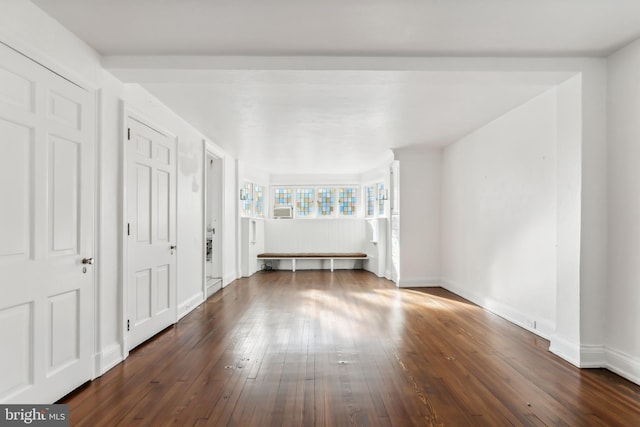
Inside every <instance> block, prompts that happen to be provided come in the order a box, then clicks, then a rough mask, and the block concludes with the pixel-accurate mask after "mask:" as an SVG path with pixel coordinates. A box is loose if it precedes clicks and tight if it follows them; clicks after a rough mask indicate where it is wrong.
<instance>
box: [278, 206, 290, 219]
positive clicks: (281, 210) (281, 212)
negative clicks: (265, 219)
mask: <svg viewBox="0 0 640 427" xmlns="http://www.w3.org/2000/svg"><path fill="white" fill-rule="evenodd" d="M273 217H274V218H293V206H276V207H274V208H273Z"/></svg>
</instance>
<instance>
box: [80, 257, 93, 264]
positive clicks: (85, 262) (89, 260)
mask: <svg viewBox="0 0 640 427" xmlns="http://www.w3.org/2000/svg"><path fill="white" fill-rule="evenodd" d="M82 263H83V264H93V258H82Z"/></svg>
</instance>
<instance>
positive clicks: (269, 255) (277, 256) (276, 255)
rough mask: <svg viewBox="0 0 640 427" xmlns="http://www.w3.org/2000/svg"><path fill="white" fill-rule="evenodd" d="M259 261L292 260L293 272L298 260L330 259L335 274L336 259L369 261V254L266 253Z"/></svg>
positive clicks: (261, 255) (259, 256) (259, 257)
mask: <svg viewBox="0 0 640 427" xmlns="http://www.w3.org/2000/svg"><path fill="white" fill-rule="evenodd" d="M258 259H264V260H269V259H271V260H282V259H290V260H291V265H292V270H293V272H295V271H296V260H297V259H328V260H330V261H331V271H332V272H333V261H334V260H336V259H367V254H363V253H360V252H354V253H264V254H259V255H258Z"/></svg>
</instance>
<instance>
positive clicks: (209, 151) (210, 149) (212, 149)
mask: <svg viewBox="0 0 640 427" xmlns="http://www.w3.org/2000/svg"><path fill="white" fill-rule="evenodd" d="M202 147H203V152H204V155H203V156H202V157H203V167H202V173H203V180H202V182H204V186H203V197H202V200H203V203H202V236H203V242H204V243H205V245H206V241H207V202H208V197H209V179H208V178H209V176H208V173H207V171H208V170H209V167H208V165H207V158H208V157H215V158H216V159H218V160H220V161H221V162H222V171H221V172H220V173H221V178H222V179H221V185H220V187H221V188H220V203H221V206H220V228H221V230H222V239H221V241H220V247H221V248H224V238H225V234H226V233H225V228H224V225H225V220H226V211H225V197H224V196H225V193H224V189H225V187H226V182H225V179H226V177H225V175H226V173H225V172H226V167H227V166H226V162H227V158H226V155H225V152H224V151H223V150H221V149H220V148H219V147H217V146H216V145H214V144H213V143H212V142H211V141H207V140H206V139H203V140H202ZM220 276H221V279H222V285H221V286H222V287H224V279H225V274H224V250H221V251H220ZM202 296H203V300H206V299H207V260H206V250H204V248H203V251H202Z"/></svg>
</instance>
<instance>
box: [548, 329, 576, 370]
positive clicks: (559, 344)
mask: <svg viewBox="0 0 640 427" xmlns="http://www.w3.org/2000/svg"><path fill="white" fill-rule="evenodd" d="M549 351H550V352H551V353H553V354H555V355H556V356H559V357H561V358H563V359H564V360H566V361H567V362H569V363H571V364H572V365H573V366H575V367H578V368H580V344H578V343H576V342H573V341H571V340H569V339H567V338H566V337H563V336H561V335H557V334H556V335H553V336H552V337H551V345H550V346H549Z"/></svg>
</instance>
